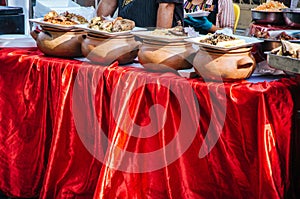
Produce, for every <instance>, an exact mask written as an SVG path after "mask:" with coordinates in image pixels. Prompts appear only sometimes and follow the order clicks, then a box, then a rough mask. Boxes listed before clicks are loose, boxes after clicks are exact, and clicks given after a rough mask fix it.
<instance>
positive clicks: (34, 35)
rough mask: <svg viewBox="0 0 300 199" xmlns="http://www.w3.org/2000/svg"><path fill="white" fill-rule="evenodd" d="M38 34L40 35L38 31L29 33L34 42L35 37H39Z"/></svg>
mask: <svg viewBox="0 0 300 199" xmlns="http://www.w3.org/2000/svg"><path fill="white" fill-rule="evenodd" d="M39 33H40V31H37V30H33V31H31V32H30V35H31V37H32V38H33V39H34V40H36V39H37V37H38V35H39Z"/></svg>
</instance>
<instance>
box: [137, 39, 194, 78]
mask: <svg viewBox="0 0 300 199" xmlns="http://www.w3.org/2000/svg"><path fill="white" fill-rule="evenodd" d="M195 53H196V49H194V48H193V46H192V44H191V43H187V42H160V41H150V40H144V41H143V43H142V45H141V47H140V50H139V53H138V58H139V62H140V63H141V64H142V65H143V66H144V68H147V69H150V70H153V71H162V72H163V71H174V70H182V69H189V68H192V67H193V65H192V63H193V58H194V56H195Z"/></svg>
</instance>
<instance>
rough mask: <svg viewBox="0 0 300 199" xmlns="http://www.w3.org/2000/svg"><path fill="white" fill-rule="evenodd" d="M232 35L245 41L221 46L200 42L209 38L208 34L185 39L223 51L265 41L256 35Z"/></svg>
mask: <svg viewBox="0 0 300 199" xmlns="http://www.w3.org/2000/svg"><path fill="white" fill-rule="evenodd" d="M230 36H233V37H236V38H238V39H242V40H244V41H245V43H243V44H240V45H236V46H231V47H220V46H216V45H211V44H208V43H202V42H200V40H202V39H205V38H207V37H208V36H207V35H202V36H200V37H193V38H188V39H185V41H187V42H191V43H194V44H197V45H199V46H203V47H207V48H213V49H217V50H222V51H229V50H234V49H237V48H243V47H248V46H252V45H253V44H256V43H261V42H263V41H262V40H260V39H257V38H254V37H245V36H240V35H230Z"/></svg>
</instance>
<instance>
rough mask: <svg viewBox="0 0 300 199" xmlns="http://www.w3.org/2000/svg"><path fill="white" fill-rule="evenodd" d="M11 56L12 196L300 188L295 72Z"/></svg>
mask: <svg viewBox="0 0 300 199" xmlns="http://www.w3.org/2000/svg"><path fill="white" fill-rule="evenodd" d="M0 63H1V65H0V85H1V86H0V121H1V125H0V128H1V132H0V142H1V145H0V159H1V161H0V179H2V180H1V181H0V190H1V191H2V192H4V193H5V194H7V195H9V196H12V197H37V196H38V197H40V198H92V197H94V198H155V199H156V198H291V197H295V195H294V190H293V181H292V180H293V179H294V180H295V182H296V180H299V176H297V175H296V176H295V175H294V173H293V170H291V166H295V165H292V161H291V158H293V159H294V158H295V157H291V154H294V153H295V154H297V153H298V152H299V151H295V150H294V147H293V138H294V136H295V133H296V132H295V131H294V126H293V125H294V124H293V115H294V112H295V109H296V106H298V105H299V100H297V99H298V97H299V90H300V85H299V81H297V80H296V79H295V78H282V79H280V80H278V81H272V82H261V83H250V82H247V81H241V82H234V83H224V84H223V83H216V82H204V81H203V80H202V79H200V78H197V79H184V78H181V77H178V76H176V75H174V74H172V73H165V74H159V73H151V72H147V71H145V70H144V69H138V68H132V67H120V66H118V65H117V63H114V64H113V65H111V66H109V67H102V66H97V65H91V64H87V63H82V62H80V61H74V60H67V59H59V58H50V57H44V56H43V55H42V54H41V53H39V52H38V51H26V50H15V49H5V50H4V49H3V50H1V55H0ZM153 105H155V106H153ZM134 124H135V125H134ZM213 133H215V134H213ZM218 133H220V135H219V134H218ZM298 133H299V132H298ZM204 140H205V142H204ZM214 141H215V142H216V143H215V145H214ZM298 148H299V147H298ZM297 150H299V149H297ZM298 158H299V157H298ZM295 159H297V158H295ZM295 162H299V161H295Z"/></svg>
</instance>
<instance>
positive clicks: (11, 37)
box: [0, 34, 36, 48]
mask: <svg viewBox="0 0 300 199" xmlns="http://www.w3.org/2000/svg"><path fill="white" fill-rule="evenodd" d="M15 47H21V48H28V47H36V42H35V40H34V39H33V38H32V37H31V36H30V35H21V34H4V35H0V48H15Z"/></svg>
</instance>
